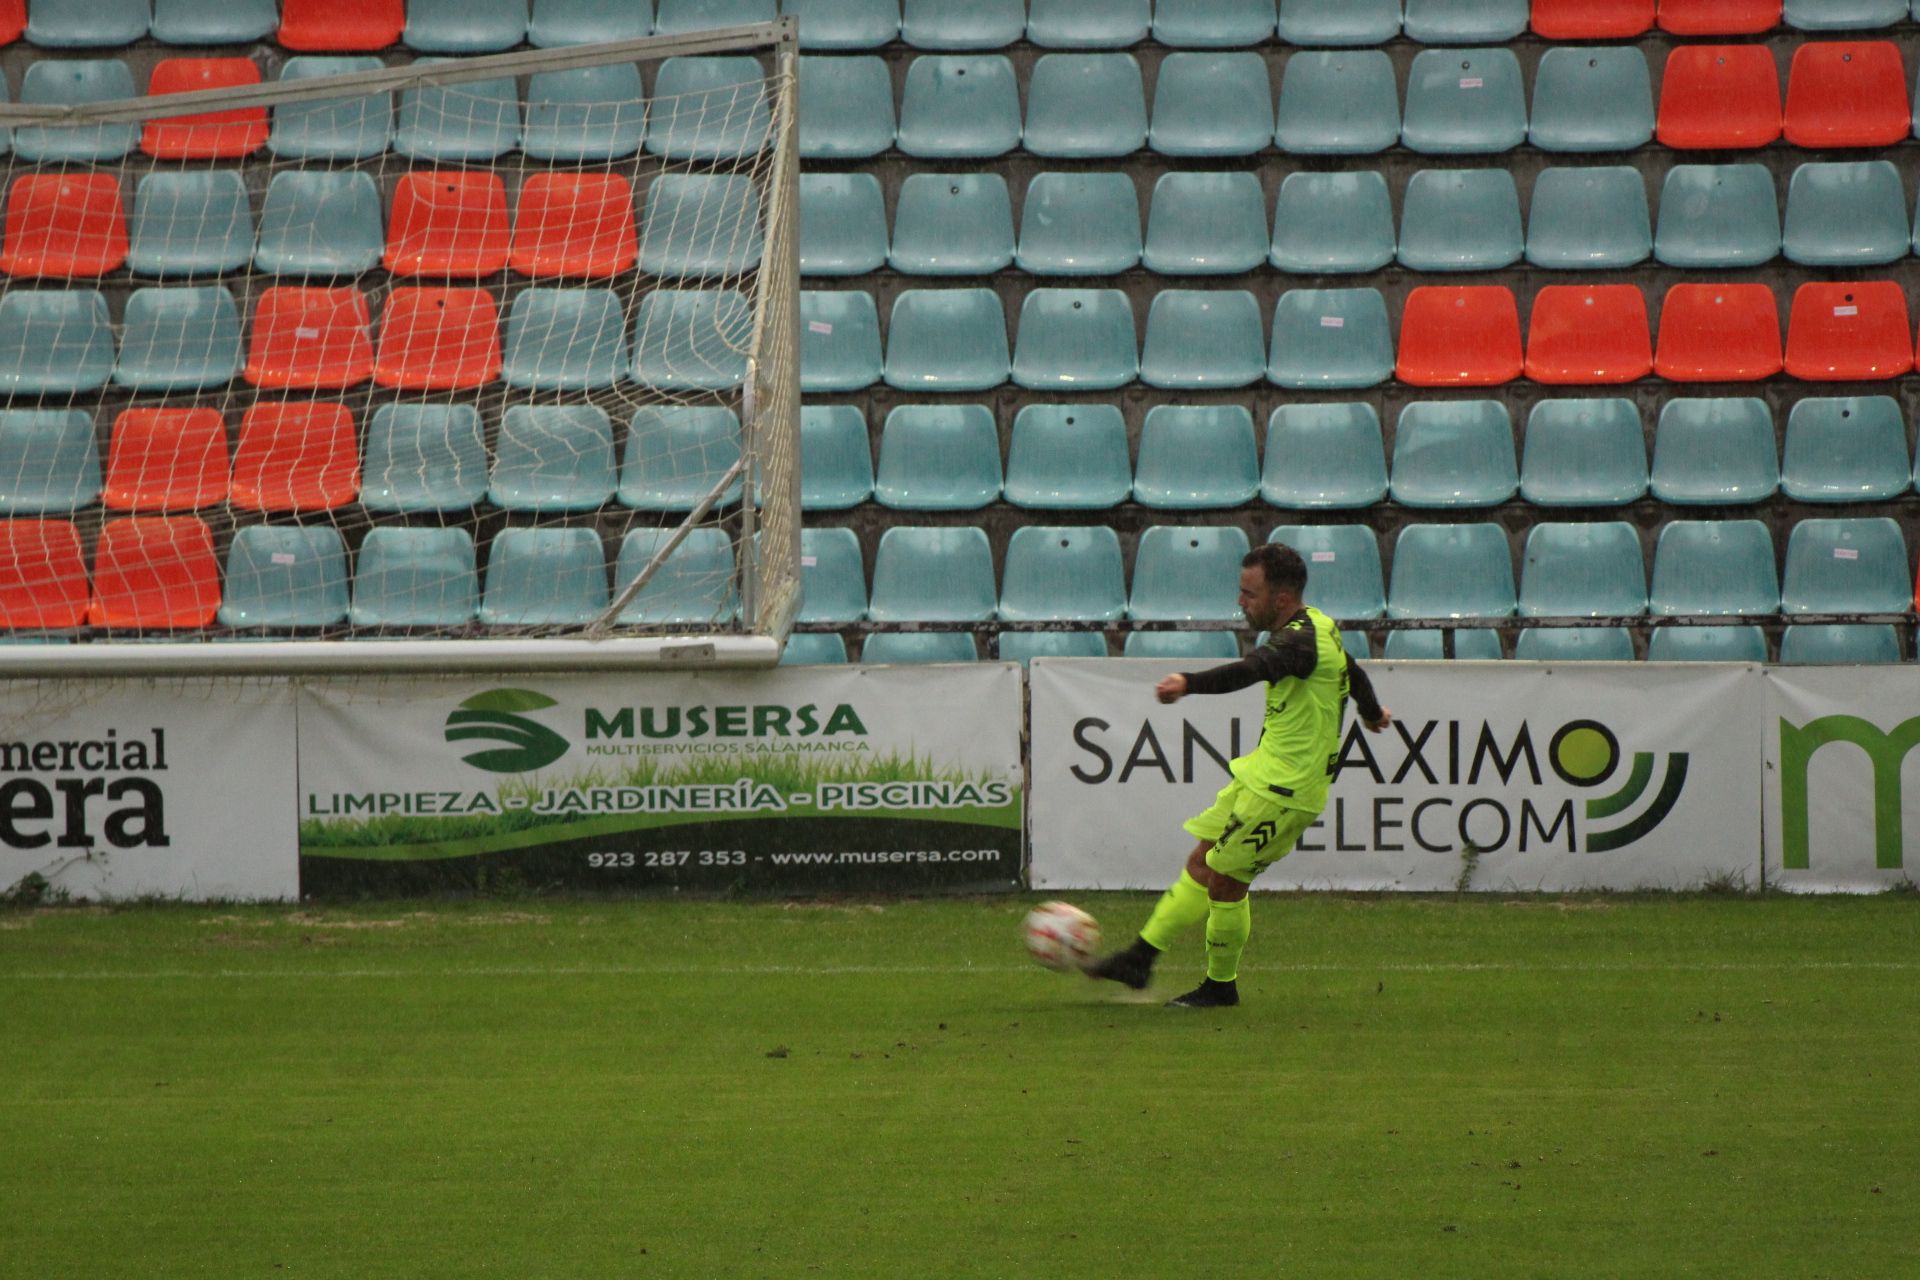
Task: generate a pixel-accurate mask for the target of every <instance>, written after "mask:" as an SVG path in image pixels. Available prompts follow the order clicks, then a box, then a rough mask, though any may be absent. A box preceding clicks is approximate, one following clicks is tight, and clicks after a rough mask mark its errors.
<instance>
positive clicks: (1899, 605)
mask: <svg viewBox="0 0 1920 1280" xmlns="http://www.w3.org/2000/svg"><path fill="white" fill-rule="evenodd" d="M1912 609H1913V565H1912V562H1911V561H1910V560H1908V558H1907V542H1906V538H1905V536H1904V535H1902V533H1901V532H1900V525H1899V524H1898V523H1897V522H1896V521H1895V520H1894V519H1893V517H1891V516H1850V517H1843V518H1838V519H1832V518H1827V517H1817V518H1813V519H1807V520H1802V521H1800V523H1798V524H1796V525H1794V526H1793V532H1792V533H1790V534H1789V535H1788V536H1787V556H1786V567H1785V569H1784V570H1783V571H1782V572H1781V575H1780V611H1781V612H1782V613H1786V614H1795V613H1908V612H1911V611H1912Z"/></svg>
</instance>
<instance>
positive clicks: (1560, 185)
mask: <svg viewBox="0 0 1920 1280" xmlns="http://www.w3.org/2000/svg"><path fill="white" fill-rule="evenodd" d="M1652 251H1653V225H1652V219H1651V218H1650V217H1649V215H1648V213H1647V189H1646V186H1645V185H1644V184H1643V183H1642V181H1641V178H1640V171H1639V170H1638V169H1635V168H1634V167H1633V166H1632V165H1601V166H1595V167H1591V168H1584V167H1583V168H1563V169H1542V170H1541V171H1540V173H1539V175H1538V176H1537V177H1535V179H1534V182H1533V202H1532V206H1531V208H1530V209H1529V211H1528V214H1527V261H1528V262H1531V263H1532V264H1533V265H1534V266H1536V267H1546V268H1548V269H1549V270H1559V271H1585V270H1606V269H1611V268H1617V267H1630V266H1633V265H1635V264H1637V263H1640V262H1643V261H1645V260H1646V257H1647V255H1648V254H1649V253H1651V252H1652Z"/></svg>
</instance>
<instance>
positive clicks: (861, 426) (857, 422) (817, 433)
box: [800, 404, 873, 511]
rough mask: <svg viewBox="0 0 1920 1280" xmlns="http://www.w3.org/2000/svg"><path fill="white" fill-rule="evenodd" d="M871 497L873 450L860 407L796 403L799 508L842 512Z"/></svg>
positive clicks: (865, 420)
mask: <svg viewBox="0 0 1920 1280" xmlns="http://www.w3.org/2000/svg"><path fill="white" fill-rule="evenodd" d="M872 496H873V447H872V445H871V444H869V443H868V441H867V419H866V416H865V415H864V414H863V413H861V411H860V406H858V405H852V404H803V405H801V406H800V507H801V509H802V510H803V511H845V510H846V509H848V508H849V507H857V506H859V505H860V504H861V503H863V502H865V501H866V500H867V499H868V498H871V497H872Z"/></svg>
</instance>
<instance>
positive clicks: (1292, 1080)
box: [0, 894, 1920, 1280]
mask: <svg viewBox="0 0 1920 1280" xmlns="http://www.w3.org/2000/svg"><path fill="white" fill-rule="evenodd" d="M1034 900H1035V899H1034V898H1033V897H1031V896H1027V897H1020V898H1011V897H1010V898H994V899H969V900H922V901H900V902H873V903H867V902H855V901H841V902H800V903H783V902H727V901H712V900H708V901H668V900H638V901H594V900H547V899H527V900H521V901H488V900H473V901H462V902H452V903H444V902H436V903H431V904H423V903H417V902H416V903H403V904H375V905H364V906H363V905H354V906H314V905H307V906H304V907H300V908H294V907H279V908H251V907H249V908H227V907H194V906H169V907H141V908H133V909H127V910H114V911H106V910H99V909H79V908H55V909H49V910H39V911H26V910H9V911H5V912H0V1259H4V1262H0V1273H4V1274H6V1275H8V1276H18V1277H21V1278H22V1280H27V1278H29V1277H31V1278H32V1280H55V1278H58V1277H68V1276H72V1277H89V1278H90V1280H91V1278H94V1277H103V1276H116V1277H118V1276H140V1277H163V1276H167V1277H170V1276H193V1277H247V1276H262V1277H278V1276H304V1277H323V1276H324V1277H369V1276H394V1277H402V1276H404V1277H412V1278H425V1277H456V1276H508V1277H572V1276H581V1277H596V1278H600V1277H651V1276H690V1277H732V1276H890V1277H891V1276H915V1277H920V1276H983V1277H999V1276H1010V1277H1011V1276H1039V1277H1045V1278H1046V1280H1055V1278H1057V1277H1078V1276H1090V1277H1092V1276H1098V1277H1161V1276H1167V1277H1173V1276H1202V1277H1223V1276H1232V1277H1238V1276H1250V1277H1252V1276H1257V1277H1268V1276H1290V1277H1291V1276H1298V1277H1310V1278H1313V1280H1339V1278H1341V1277H1361V1276H1365V1277H1383V1278H1385V1277H1393V1278H1395V1280H1400V1278H1413V1277H1419V1278H1429V1280H1430V1278H1436V1277H1455V1276H1457V1277H1473V1278H1474V1280H1487V1278H1490V1277H1527V1278H1529V1280H1539V1278H1542V1277H1580V1278H1582V1280H1587V1278H1591V1277H1641V1276H1644V1277H1661V1278H1663V1280H1665V1278H1668V1277H1683V1276H1698V1277H1742V1278H1746V1277H1759V1276H1764V1277H1768V1278H1769V1280H1783V1278H1789V1277H1806V1278H1812V1277H1834V1278H1835V1280H1840V1278H1843V1277H1844V1278H1845V1280H1878V1278H1880V1277H1886V1278H1888V1280H1901V1278H1910V1277H1913V1276H1917V1275H1920V1092H1916V1087H1915V1073H1916V1069H1917V1068H1916V1064H1917V1063H1920V898H1915V897H1914V896H1912V895H1893V896H1886V897H1879V898H1867V899H1824V900H1803V899H1793V898H1786V897H1778V896H1769V897H1761V898H1754V899H1738V898H1721V897H1694V898H1686V897H1644V898H1611V899H1592V898H1579V899H1513V900H1507V899H1482V898H1473V899H1454V898H1403V897H1387V898H1357V897H1337V896H1325V897H1310V896H1268V895H1260V896H1258V897H1256V899H1255V906H1254V916H1253V923H1254V936H1253V941H1252V943H1251V945H1250V947H1249V951H1248V958H1247V966H1246V969H1245V971H1244V974H1243V978H1242V983H1241V986H1242V990H1243V995H1244V999H1245V1003H1244V1004H1243V1005H1242V1006H1241V1007H1240V1008H1239V1009H1237V1010H1227V1011H1218V1012H1211V1011H1208V1012H1200V1011H1185V1010H1170V1009H1165V1008H1162V1007H1161V1006H1160V1005H1159V1003H1158V1001H1157V1000H1156V1001H1153V1002H1146V1001H1142V1000H1138V999H1132V998H1129V997H1128V995H1127V993H1123V992H1119V991H1117V990H1109V989H1106V988H1104V987H1100V986H1096V985H1095V984H1093V983H1091V982H1088V981H1087V980H1085V979H1083V978H1079V977H1077V976H1068V975H1059V974H1052V973H1047V972H1044V971H1042V970H1040V969H1038V968H1036V967H1034V966H1032V965H1031V964H1029V963H1028V962H1027V961H1026V960H1025V959H1024V957H1023V956H1022V955H1021V954H1020V951H1019V940H1018V927H1017V926H1018V922H1019V919H1020V916H1021V914H1022V913H1023V912H1024V911H1025V910H1026V908H1027V907H1028V905H1030V903H1031V902H1033V901H1034ZM1076 901H1078V902H1080V903H1081V904H1082V905H1084V906H1086V907H1087V908H1088V909H1090V910H1092V911H1093V912H1094V913H1095V914H1096V915H1097V916H1099V917H1100V918H1101V920H1102V922H1103V923H1104V925H1105V926H1106V928H1107V932H1108V937H1109V939H1110V940H1113V939H1124V938H1125V937H1127V936H1129V935H1130V933H1131V931H1132V930H1133V929H1134V928H1135V927H1137V926H1138V925H1139V924H1140V923H1141V921H1142V920H1143V919H1144V918H1145V915H1146V912H1147V910H1148V908H1149V906H1150V902H1151V899H1150V897H1148V896H1147V895H1139V894H1104V895H1102V894H1083V895H1076ZM1200 950H1201V948H1200V943H1199V940H1198V938H1197V937H1196V938H1195V939H1194V940H1193V941H1192V943H1191V945H1190V946H1189V947H1188V948H1187V950H1186V951H1185V952H1184V953H1178V954H1175V955H1173V956H1171V957H1169V961H1170V963H1167V964H1165V965H1163V969H1164V970H1166V972H1165V973H1164V974H1163V976H1162V978H1161V980H1160V981H1159V983H1158V984H1157V985H1156V989H1155V991H1154V992H1153V993H1152V994H1153V995H1154V996H1156V997H1158V998H1160V999H1164V998H1165V997H1166V996H1169V995H1172V994H1175V993H1177V992H1178V991H1179V990H1181V989H1183V988H1184V986H1186V985H1189V984H1191V982H1192V981H1193V980H1194V979H1195V978H1196V977H1197V975H1198V972H1199V954H1200Z"/></svg>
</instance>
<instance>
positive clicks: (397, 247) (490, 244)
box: [382, 169, 512, 280]
mask: <svg viewBox="0 0 1920 1280" xmlns="http://www.w3.org/2000/svg"><path fill="white" fill-rule="evenodd" d="M511 241H512V233H511V232H510V231H509V229H508V226H507V188H506V185H505V184H504V183H502V182H501V181H500V175H499V174H497V173H493V172H491V171H488V170H484V169H446V170H420V171H416V172H413V173H405V174H401V175H400V178H399V181H398V182H397V183H395V185H394V189H393V203H392V213H391V216H390V217H389V218H388V220H387V249H386V253H385V255H384V257H383V259H382V261H384V262H385V264H386V266H387V269H388V270H389V271H392V272H393V273H394V274H395V275H399V276H442V277H446V278H448V279H455V280H478V279H480V278H481V277H483V276H490V275H494V274H495V273H497V272H500V271H504V270H505V269H506V266H507V249H508V247H509V245H510V243H511Z"/></svg>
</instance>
